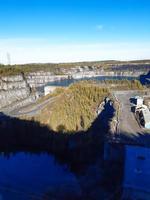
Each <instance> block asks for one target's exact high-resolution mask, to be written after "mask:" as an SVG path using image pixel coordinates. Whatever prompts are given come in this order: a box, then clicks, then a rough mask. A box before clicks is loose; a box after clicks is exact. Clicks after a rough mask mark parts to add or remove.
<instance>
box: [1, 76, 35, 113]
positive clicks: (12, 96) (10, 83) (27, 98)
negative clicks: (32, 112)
mask: <svg viewBox="0 0 150 200" xmlns="http://www.w3.org/2000/svg"><path fill="white" fill-rule="evenodd" d="M37 97H38V96H37V94H33V93H32V91H31V88H30V86H29V84H28V83H27V81H26V78H25V77H24V75H23V74H20V75H16V76H6V77H0V109H2V108H4V107H10V108H17V107H19V106H24V105H26V104H28V103H29V102H31V100H35V99H36V98H37Z"/></svg>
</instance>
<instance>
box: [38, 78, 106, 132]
mask: <svg viewBox="0 0 150 200" xmlns="http://www.w3.org/2000/svg"><path fill="white" fill-rule="evenodd" d="M107 96H109V90H108V89H107V88H105V87H100V86H98V85H96V84H92V83H90V82H88V81H82V82H79V83H76V84H72V85H71V86H70V87H69V88H68V89H65V90H64V91H63V92H62V93H61V94H60V95H59V96H58V97H57V99H56V101H55V102H54V103H53V104H52V105H51V107H50V108H48V107H47V108H45V109H44V110H43V111H42V112H41V114H40V115H39V116H38V117H37V120H39V121H40V122H41V123H44V124H45V122H46V124H48V125H49V126H50V127H51V128H52V129H53V130H55V131H58V132H75V131H80V130H87V129H88V128H89V127H90V126H91V123H92V122H93V121H94V119H95V117H96V116H97V113H96V111H97V109H98V107H99V105H100V104H101V102H102V101H103V100H104V98H105V97H107Z"/></svg>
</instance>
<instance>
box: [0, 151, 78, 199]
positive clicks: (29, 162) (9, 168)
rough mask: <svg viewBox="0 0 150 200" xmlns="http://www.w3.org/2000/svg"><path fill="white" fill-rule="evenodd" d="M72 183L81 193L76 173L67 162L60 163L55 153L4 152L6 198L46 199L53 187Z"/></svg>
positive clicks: (1, 185) (1, 181) (0, 179)
mask: <svg viewBox="0 0 150 200" xmlns="http://www.w3.org/2000/svg"><path fill="white" fill-rule="evenodd" d="M68 186H71V187H70V188H73V191H72V192H74V193H76V194H78V193H80V187H79V184H78V181H77V179H76V177H75V175H74V174H73V173H71V172H70V171H69V170H68V168H67V166H66V165H59V164H58V163H57V162H56V160H55V158H54V157H53V156H52V155H49V154H46V153H42V154H40V155H39V154H32V155H31V154H27V153H23V152H20V153H17V154H9V156H8V154H7V155H5V154H1V155H0V194H1V196H0V197H1V198H0V199H2V200H10V199H11V200H27V199H45V198H46V195H48V193H49V192H50V191H51V192H52V191H55V190H56V188H59V187H60V188H61V187H63V188H66V189H67V188H68ZM70 188H69V190H70Z"/></svg>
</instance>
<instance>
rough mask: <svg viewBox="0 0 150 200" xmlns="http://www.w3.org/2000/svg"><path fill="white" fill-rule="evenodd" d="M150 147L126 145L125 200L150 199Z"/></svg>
mask: <svg viewBox="0 0 150 200" xmlns="http://www.w3.org/2000/svg"><path fill="white" fill-rule="evenodd" d="M149 166H150V148H148V147H142V146H134V145H126V146H125V169H124V182H123V188H124V189H123V197H122V199H123V200H127V199H131V200H139V199H143V200H149V199H150V167H149Z"/></svg>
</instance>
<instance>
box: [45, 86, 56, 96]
mask: <svg viewBox="0 0 150 200" xmlns="http://www.w3.org/2000/svg"><path fill="white" fill-rule="evenodd" d="M56 88H58V87H57V86H45V87H44V95H45V96H46V95H48V94H51V93H53V92H54V91H55V90H56Z"/></svg>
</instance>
